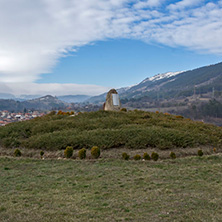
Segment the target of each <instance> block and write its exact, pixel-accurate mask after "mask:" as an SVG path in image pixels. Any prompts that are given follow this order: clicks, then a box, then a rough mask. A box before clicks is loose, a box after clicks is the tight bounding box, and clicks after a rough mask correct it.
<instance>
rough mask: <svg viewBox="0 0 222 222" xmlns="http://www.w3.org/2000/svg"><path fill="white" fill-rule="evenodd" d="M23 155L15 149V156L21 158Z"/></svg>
mask: <svg viewBox="0 0 222 222" xmlns="http://www.w3.org/2000/svg"><path fill="white" fill-rule="evenodd" d="M21 155H22V152H21V151H20V150H19V149H15V151H14V156H16V157H20V156H21Z"/></svg>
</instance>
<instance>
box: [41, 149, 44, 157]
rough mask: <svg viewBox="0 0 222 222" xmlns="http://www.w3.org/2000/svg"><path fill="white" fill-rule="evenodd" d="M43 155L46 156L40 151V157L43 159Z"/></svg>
mask: <svg viewBox="0 0 222 222" xmlns="http://www.w3.org/2000/svg"><path fill="white" fill-rule="evenodd" d="M43 155H44V151H42V150H41V151H40V156H41V158H42V157H43Z"/></svg>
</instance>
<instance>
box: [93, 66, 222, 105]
mask: <svg viewBox="0 0 222 222" xmlns="http://www.w3.org/2000/svg"><path fill="white" fill-rule="evenodd" d="M194 87H195V88H196V92H197V93H199V94H201V93H207V92H210V91H212V88H214V90H217V91H222V63H218V64H215V65H210V66H204V67H201V68H198V69H194V70H190V71H178V72H166V73H163V74H158V75H155V76H153V77H148V78H146V79H144V80H143V81H142V82H140V83H139V84H136V85H134V86H131V87H129V88H124V90H120V91H119V94H120V97H121V98H122V99H127V100H129V99H134V100H136V99H137V98H142V97H149V98H152V99H153V100H155V99H156V98H157V92H158V97H160V98H176V97H178V96H184V97H186V96H189V95H192V94H193V89H194ZM117 91H118V90H117ZM105 96H106V93H105V94H103V96H102V97H101V96H97V97H96V98H95V97H92V98H90V100H89V102H104V100H105Z"/></svg>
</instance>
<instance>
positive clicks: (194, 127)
mask: <svg viewBox="0 0 222 222" xmlns="http://www.w3.org/2000/svg"><path fill="white" fill-rule="evenodd" d="M68 145H70V146H73V147H74V148H76V149H79V148H82V147H86V148H91V147H92V146H95V145H96V146H99V147H100V148H103V149H107V148H118V147H125V148H132V149H135V148H136V149H138V148H148V147H156V148H160V149H169V148H181V147H183V148H185V147H196V146H200V145H210V146H220V145H222V128H220V127H216V126H213V125H208V124H204V123H202V122H194V121H191V120H188V119H184V118H182V117H181V116H173V115H168V114H167V115H165V114H162V113H151V112H144V111H130V112H105V111H98V112H88V113H82V114H79V115H77V116H67V115H66V116H63V115H46V116H44V117H41V118H36V119H33V120H30V121H25V122H19V123H12V124H9V125H7V126H4V127H0V146H3V147H19V146H21V147H26V148H33V149H36V148H37V149H46V150H59V149H64V148H66V146H68Z"/></svg>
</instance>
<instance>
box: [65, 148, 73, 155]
mask: <svg viewBox="0 0 222 222" xmlns="http://www.w3.org/2000/svg"><path fill="white" fill-rule="evenodd" d="M72 154H73V148H72V147H71V146H67V147H66V149H65V151H64V156H65V158H70V157H71V156H72Z"/></svg>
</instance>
